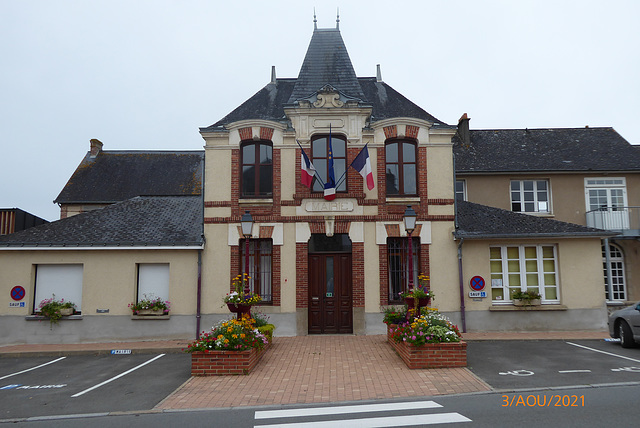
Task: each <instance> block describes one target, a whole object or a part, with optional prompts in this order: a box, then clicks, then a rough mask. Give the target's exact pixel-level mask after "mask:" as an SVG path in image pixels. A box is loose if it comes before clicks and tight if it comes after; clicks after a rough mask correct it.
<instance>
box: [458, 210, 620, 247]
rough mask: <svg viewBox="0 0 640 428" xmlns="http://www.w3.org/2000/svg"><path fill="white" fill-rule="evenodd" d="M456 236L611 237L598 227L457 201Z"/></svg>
mask: <svg viewBox="0 0 640 428" xmlns="http://www.w3.org/2000/svg"><path fill="white" fill-rule="evenodd" d="M456 212H457V223H458V229H457V230H456V231H455V232H454V236H455V237H456V238H464V239H490V238H500V239H507V238H561V237H568V238H576V237H606V236H614V235H615V234H614V233H610V232H607V231H604V230H600V229H594V228H591V227H586V226H581V225H579V224H574V223H566V222H563V221H558V220H552V219H549V218H544V217H537V216H533V215H529V214H521V213H516V212H512V211H507V210H503V209H500V208H494V207H489V206H486V205H480V204H474V203H472V202H467V201H458V202H457V208H456Z"/></svg>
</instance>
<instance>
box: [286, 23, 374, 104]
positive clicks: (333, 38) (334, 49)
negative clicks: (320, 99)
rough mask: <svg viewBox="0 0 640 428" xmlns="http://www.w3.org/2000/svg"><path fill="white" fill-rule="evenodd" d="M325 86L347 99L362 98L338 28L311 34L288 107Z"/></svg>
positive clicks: (360, 89)
mask: <svg viewBox="0 0 640 428" xmlns="http://www.w3.org/2000/svg"><path fill="white" fill-rule="evenodd" d="M325 85H331V86H333V87H334V88H335V89H337V90H338V91H340V92H342V93H343V94H345V95H347V96H349V97H353V98H358V99H360V100H363V101H364V99H365V98H364V93H363V92H362V88H361V87H360V84H359V83H358V79H357V77H356V72H355V70H354V69H353V65H352V64H351V59H350V58H349V53H348V52H347V47H346V46H345V44H344V41H343V40H342V36H341V35H340V30H339V29H338V28H323V29H315V30H314V31H313V36H312V37H311V42H310V43H309V48H308V49H307V54H306V56H305V57H304V61H303V63H302V67H301V68H300V74H298V79H297V80H296V84H295V86H294V88H293V92H292V93H291V96H290V97H289V101H288V104H293V103H294V102H296V101H297V100H300V99H303V98H308V97H309V96H310V95H312V94H314V93H315V92H317V91H318V90H320V89H321V88H322V87H324V86H325Z"/></svg>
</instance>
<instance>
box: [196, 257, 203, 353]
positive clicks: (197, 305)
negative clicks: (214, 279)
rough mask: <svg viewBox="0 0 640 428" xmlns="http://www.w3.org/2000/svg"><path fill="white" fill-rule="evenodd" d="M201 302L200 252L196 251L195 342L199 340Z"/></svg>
mask: <svg viewBox="0 0 640 428" xmlns="http://www.w3.org/2000/svg"><path fill="white" fill-rule="evenodd" d="M201 302H202V250H198V293H197V301H196V340H198V339H200V304H201Z"/></svg>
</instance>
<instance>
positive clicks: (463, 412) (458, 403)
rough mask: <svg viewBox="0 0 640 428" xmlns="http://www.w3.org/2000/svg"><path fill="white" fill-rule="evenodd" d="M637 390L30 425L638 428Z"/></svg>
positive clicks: (217, 411)
mask: <svg viewBox="0 0 640 428" xmlns="http://www.w3.org/2000/svg"><path fill="white" fill-rule="evenodd" d="M638 396H640V385H629V386H610V387H601V388H568V389H555V390H553V391H548V390H547V391H532V392H521V393H509V394H502V393H486V394H484V393H483V394H468V395H450V396H438V397H422V398H420V399H415V400H377V401H375V402H353V403H336V404H322V405H311V406H307V405H305V406H301V405H289V406H281V407H266V408H265V407H261V408H251V407H244V408H231V409H213V410H199V411H191V412H177V411H167V412H157V413H129V414H123V415H115V416H95V417H91V418H83V419H55V418H47V419H42V420H31V421H25V422H21V423H19V426H24V427H32V428H40V427H42V428H44V427H47V428H76V427H78V428H80V427H86V426H100V427H104V428H112V427H113V428H120V427H123V426H135V427H136V428H145V427H150V428H156V427H159V426H189V427H214V428H215V427H225V428H227V427H234V428H244V427H254V428H260V427H262V428H267V427H270V428H273V427H276V426H277V427H282V428H304V427H307V428H313V427H326V428H345V427H354V426H357V427H361V428H366V427H369V428H372V427H394V426H431V425H436V426H446V427H457V426H461V427H476V428H480V427H482V428H484V427H486V428H494V427H523V428H524V427H579V428H585V427H607V426H612V427H635V426H637V421H638V418H640V408H638V406H637V397H638Z"/></svg>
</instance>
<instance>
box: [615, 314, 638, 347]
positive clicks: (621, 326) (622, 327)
mask: <svg viewBox="0 0 640 428" xmlns="http://www.w3.org/2000/svg"><path fill="white" fill-rule="evenodd" d="M618 336H620V344H621V345H622V347H623V348H632V347H634V346H635V342H634V340H633V333H631V327H629V324H627V322H626V321H624V320H620V322H619V323H618Z"/></svg>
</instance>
